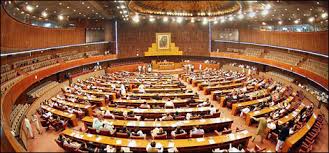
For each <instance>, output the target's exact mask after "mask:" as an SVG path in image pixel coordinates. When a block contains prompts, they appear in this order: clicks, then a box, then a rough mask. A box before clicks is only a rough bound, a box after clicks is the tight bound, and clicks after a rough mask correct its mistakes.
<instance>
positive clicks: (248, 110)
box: [240, 106, 250, 117]
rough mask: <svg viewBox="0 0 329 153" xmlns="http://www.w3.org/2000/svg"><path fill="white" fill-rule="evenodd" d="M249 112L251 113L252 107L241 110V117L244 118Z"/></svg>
mask: <svg viewBox="0 0 329 153" xmlns="http://www.w3.org/2000/svg"><path fill="white" fill-rule="evenodd" d="M249 112H250V106H247V107H245V108H243V109H241V113H240V117H242V116H243V115H244V114H247V113H249Z"/></svg>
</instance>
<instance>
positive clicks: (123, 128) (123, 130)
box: [118, 126, 130, 135]
mask: <svg viewBox="0 0 329 153" xmlns="http://www.w3.org/2000/svg"><path fill="white" fill-rule="evenodd" d="M118 132H120V133H127V134H128V135H130V131H129V130H128V129H127V127H126V126H124V127H122V128H121V129H119V131H118Z"/></svg>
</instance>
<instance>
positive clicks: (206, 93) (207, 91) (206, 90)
mask: <svg viewBox="0 0 329 153" xmlns="http://www.w3.org/2000/svg"><path fill="white" fill-rule="evenodd" d="M244 84H245V83H233V84H228V85H217V86H207V87H204V94H205V95H209V94H210V92H211V91H214V90H221V89H222V90H223V89H230V88H234V87H241V86H243V85H244Z"/></svg>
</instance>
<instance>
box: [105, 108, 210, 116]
mask: <svg viewBox="0 0 329 153" xmlns="http://www.w3.org/2000/svg"><path fill="white" fill-rule="evenodd" d="M100 109H101V110H105V111H106V110H109V111H111V112H114V111H115V112H134V113H135V114H143V115H144V114H159V115H160V116H161V115H162V114H168V113H170V114H174V113H176V112H178V113H183V114H186V113H196V112H210V107H194V108H175V109H168V108H167V109H140V108H132V109H129V108H116V107H100Z"/></svg>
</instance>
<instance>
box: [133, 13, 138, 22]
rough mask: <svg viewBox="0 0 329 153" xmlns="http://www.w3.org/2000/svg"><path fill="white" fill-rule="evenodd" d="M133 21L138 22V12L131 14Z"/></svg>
mask: <svg viewBox="0 0 329 153" xmlns="http://www.w3.org/2000/svg"><path fill="white" fill-rule="evenodd" d="M132 19H133V21H134V22H135V23H138V22H139V15H138V14H136V15H135V16H133V18H132Z"/></svg>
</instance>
